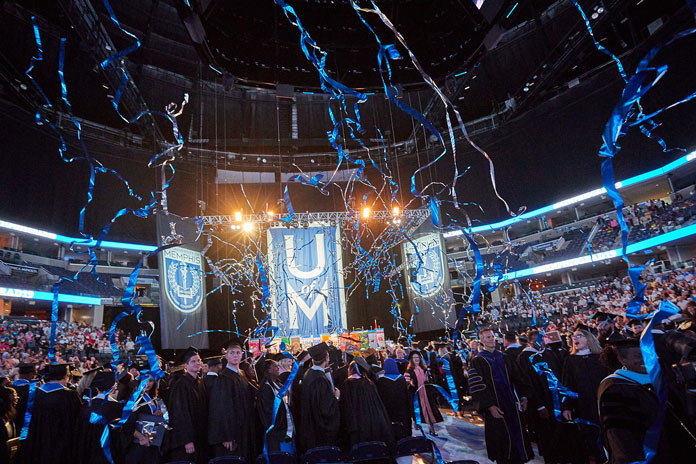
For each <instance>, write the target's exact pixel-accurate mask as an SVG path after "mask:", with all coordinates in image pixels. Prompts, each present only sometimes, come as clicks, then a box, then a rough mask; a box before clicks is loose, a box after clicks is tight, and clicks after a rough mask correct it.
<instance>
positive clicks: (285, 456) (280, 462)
mask: <svg viewBox="0 0 696 464" xmlns="http://www.w3.org/2000/svg"><path fill="white" fill-rule="evenodd" d="M296 462H297V457H296V456H294V455H292V454H290V453H285V452H283V451H271V452H270V453H268V459H266V456H264V455H263V454H260V455H259V457H258V458H256V463H257V464H266V463H268V464H295V463H296Z"/></svg>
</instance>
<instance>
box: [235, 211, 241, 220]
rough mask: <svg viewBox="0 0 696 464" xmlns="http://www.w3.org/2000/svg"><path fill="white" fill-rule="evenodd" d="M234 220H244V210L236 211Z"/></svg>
mask: <svg viewBox="0 0 696 464" xmlns="http://www.w3.org/2000/svg"><path fill="white" fill-rule="evenodd" d="M234 220H235V221H237V222H242V212H241V211H235V212H234Z"/></svg>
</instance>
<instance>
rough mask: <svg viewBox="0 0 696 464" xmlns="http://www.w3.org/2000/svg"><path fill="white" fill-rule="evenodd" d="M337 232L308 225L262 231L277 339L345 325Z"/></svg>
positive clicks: (338, 235)
mask: <svg viewBox="0 0 696 464" xmlns="http://www.w3.org/2000/svg"><path fill="white" fill-rule="evenodd" d="M340 240H341V238H340V231H339V229H338V227H336V226H333V227H332V226H329V225H325V224H322V223H312V224H311V226H310V227H308V228H306V229H304V228H302V229H294V228H286V227H273V228H271V229H269V230H268V267H269V269H270V272H269V280H270V297H271V317H272V319H273V321H274V325H276V326H277V327H278V328H279V330H280V332H281V334H282V335H283V336H294V335H300V336H303V337H308V336H312V335H319V334H323V333H327V332H331V331H333V330H338V329H340V328H345V327H346V301H345V289H344V285H343V260H342V255H341V253H342V249H341V241H340Z"/></svg>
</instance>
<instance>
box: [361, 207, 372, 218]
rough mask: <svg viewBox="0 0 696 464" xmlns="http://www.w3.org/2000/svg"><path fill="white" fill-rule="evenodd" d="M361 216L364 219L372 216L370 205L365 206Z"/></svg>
mask: <svg viewBox="0 0 696 464" xmlns="http://www.w3.org/2000/svg"><path fill="white" fill-rule="evenodd" d="M361 217H362V218H363V219H367V218H369V217H370V207H369V206H366V207H364V208H363V210H362V216H361Z"/></svg>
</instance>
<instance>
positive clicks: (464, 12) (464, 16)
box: [0, 0, 689, 170]
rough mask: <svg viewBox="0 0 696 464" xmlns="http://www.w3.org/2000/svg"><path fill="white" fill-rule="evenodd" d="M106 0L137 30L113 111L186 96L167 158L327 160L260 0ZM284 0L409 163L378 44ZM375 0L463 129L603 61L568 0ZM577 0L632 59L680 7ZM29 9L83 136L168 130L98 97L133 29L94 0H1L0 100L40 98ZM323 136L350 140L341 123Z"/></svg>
mask: <svg viewBox="0 0 696 464" xmlns="http://www.w3.org/2000/svg"><path fill="white" fill-rule="evenodd" d="M111 3H112V5H111V6H112V7H113V12H114V14H115V17H117V18H118V20H119V21H120V24H121V26H122V27H123V29H124V30H125V31H127V32H129V33H130V34H133V35H134V36H136V37H137V38H138V39H139V40H140V47H139V48H138V49H136V50H135V51H133V52H132V53H129V54H127V55H126V56H124V57H123V59H122V60H123V61H122V63H123V67H124V69H127V71H128V72H129V76H130V79H129V82H128V85H127V88H126V90H125V91H124V92H123V95H122V96H121V99H120V102H119V110H121V112H122V114H124V116H126V117H127V118H130V117H132V116H134V115H136V114H138V113H139V112H141V111H143V110H146V109H151V110H159V111H161V110H162V109H163V108H164V107H165V106H166V105H167V104H168V103H170V102H181V100H182V98H183V94H184V93H189V94H190V96H191V98H190V101H191V104H190V105H189V107H188V108H187V110H186V111H185V112H184V114H183V115H182V117H181V118H179V126H180V131H181V133H182V134H183V135H184V138H185V142H186V145H187V150H185V151H184V152H182V153H181V159H182V160H184V161H190V162H195V163H204V164H209V165H213V164H214V165H219V164H220V163H223V162H224V164H225V166H228V167H230V168H232V169H241V170H264V169H266V170H268V169H277V168H278V167H279V166H283V165H284V166H286V167H287V166H291V165H298V166H300V167H302V168H304V169H315V168H317V167H323V168H331V167H333V166H335V151H334V150H333V149H332V147H331V146H330V145H329V143H328V141H327V137H326V131H327V130H329V129H330V128H331V127H332V124H331V120H330V118H329V114H328V111H327V104H328V95H326V93H324V92H322V90H321V89H320V87H319V79H318V77H317V71H316V70H315V69H314V68H313V67H312V65H311V64H310V63H309V62H308V60H307V58H306V57H305V56H304V54H303V53H302V50H301V48H300V42H299V38H300V35H299V32H298V29H297V27H296V26H295V25H293V24H292V23H291V22H290V21H289V20H288V18H286V16H285V15H284V13H283V10H282V9H281V8H280V7H278V6H277V5H276V4H275V3H274V2H273V1H272V0H238V1H228V0H137V1H136V0H121V1H112V2H111ZM288 3H289V4H291V5H292V6H293V7H294V8H295V10H296V12H297V15H298V17H300V18H301V19H302V24H303V26H304V28H305V29H306V30H307V31H309V32H310V34H311V35H312V38H313V39H314V40H315V41H316V42H317V43H318V44H319V45H320V46H321V48H322V49H323V50H324V51H325V52H326V70H327V73H328V75H329V76H331V77H332V78H333V79H336V80H339V81H340V82H342V83H343V84H345V85H347V86H349V87H352V88H355V89H360V90H363V91H366V92H370V93H374V94H375V95H374V96H372V97H371V98H369V99H368V101H367V102H366V103H364V104H363V105H362V107H361V113H362V115H363V118H364V122H365V124H364V127H365V129H366V133H365V134H363V137H364V139H365V141H366V143H367V145H372V146H378V145H380V144H381V143H382V142H386V145H388V146H389V150H388V153H387V154H386V156H385V158H387V159H396V158H399V159H400V160H402V161H403V162H407V161H408V160H410V161H411V162H414V163H417V162H422V160H423V159H428V156H431V155H432V153H430V152H431V151H436V150H438V147H437V146H435V145H436V144H431V143H430V142H431V141H429V140H428V139H427V137H425V136H424V134H423V132H422V129H421V128H420V127H419V125H417V124H414V122H413V120H412V118H410V116H408V115H407V114H405V113H402V112H399V111H397V110H396V109H395V108H394V107H393V105H391V104H390V102H389V101H388V100H386V99H385V98H384V96H383V94H382V93H381V92H382V88H381V85H382V84H381V78H380V73H379V69H378V65H377V51H378V44H377V42H376V40H375V37H374V35H373V34H372V32H370V30H369V29H368V28H367V27H366V26H365V24H363V23H362V22H361V21H360V18H359V17H358V15H357V14H356V13H355V11H354V10H353V8H352V7H351V5H350V3H349V2H348V1H347V0H297V1H291V2H288ZM376 3H377V5H378V6H379V8H380V9H381V10H382V11H383V12H384V13H385V14H386V15H387V16H388V17H389V18H390V19H391V21H393V23H394V25H395V27H396V29H397V30H398V31H399V32H400V33H401V34H402V35H403V37H404V39H405V40H406V42H407V43H408V45H409V47H410V50H411V52H413V54H414V55H415V56H416V57H417V58H418V61H419V62H420V63H421V65H422V67H423V70H424V71H425V72H426V73H427V74H428V75H430V76H431V77H432V78H433V79H434V81H435V82H436V83H437V84H438V85H439V86H440V87H441V88H442V89H443V90H444V92H445V94H446V95H447V96H448V98H450V100H451V101H453V102H454V103H455V104H456V105H457V107H458V108H459V110H460V111H461V113H462V116H463V117H464V119H465V121H474V122H473V123H472V125H471V127H468V129H469V130H470V132H472V133H473V134H474V135H476V134H478V133H483V132H486V131H488V130H490V129H491V128H494V127H500V126H501V124H504V123H505V122H506V121H510V120H514V119H517V118H519V117H520V116H521V115H523V114H524V113H525V112H527V111H529V110H530V109H533V108H535V107H536V106H538V105H539V104H541V103H543V102H545V101H548V100H550V99H552V98H555V97H557V96H558V95H559V94H562V93H564V92H566V91H567V90H569V89H571V88H573V87H574V86H576V85H578V84H581V83H582V82H583V81H584V80H586V79H588V78H589V77H591V76H592V75H593V74H596V73H597V72H600V71H601V70H602V69H605V68H606V67H607V66H610V65H611V60H610V59H609V58H608V57H607V56H606V55H603V54H602V53H600V52H598V51H597V49H596V47H595V44H594V43H593V41H592V39H591V37H590V36H589V34H588V33H587V28H586V25H585V23H584V21H583V20H582V18H581V17H580V15H579V14H578V11H577V9H576V8H575V7H574V5H573V3H572V2H571V1H570V0H559V1H552V0H527V1H521V2H516V1H512V0H486V1H484V2H482V6H481V8H479V7H477V4H476V2H474V1H471V0H441V1H437V2H433V1H432V0H380V1H377V2H376ZM478 3H481V2H478ZM358 4H360V5H369V3H367V2H358ZM580 4H581V5H582V7H583V9H584V10H585V11H586V12H587V14H588V16H589V17H590V22H591V23H592V26H593V29H594V32H595V36H596V37H597V39H598V40H599V41H601V43H602V44H603V45H604V46H606V47H607V48H608V49H611V50H613V51H614V52H615V53H617V55H620V56H621V57H622V59H623V60H626V61H627V62H631V60H635V58H634V54H635V55H639V53H636V52H640V51H641V50H642V49H643V48H644V47H645V43H646V41H648V40H649V39H650V38H654V37H653V36H655V37H657V36H660V35H663V36H668V34H670V33H671V32H673V31H675V30H678V29H679V28H680V27H682V26H683V25H684V24H685V22H686V21H688V19H689V15H688V12H687V9H686V6H685V3H684V2H683V1H682V0H642V1H631V0H601V1H595V0H589V1H588V0H583V1H580ZM32 16H35V17H36V22H37V25H38V26H39V28H40V30H41V32H42V35H43V46H44V49H45V57H46V58H45V60H44V62H42V63H41V64H40V66H37V67H36V69H35V70H34V71H33V75H34V76H35V77H36V79H37V82H39V83H41V84H42V86H43V88H44V90H45V91H46V92H47V94H48V96H49V98H51V100H52V101H59V100H60V98H61V95H60V87H59V85H58V81H57V79H56V67H57V59H56V58H57V55H58V46H59V45H58V44H59V40H60V38H61V37H65V38H66V39H67V51H66V64H65V70H66V78H67V80H68V88H69V97H70V102H71V104H72V106H73V110H74V113H75V114H76V116H78V117H80V118H83V119H84V120H85V121H86V122H88V123H89V124H91V127H92V131H93V134H94V138H95V143H96V142H104V143H110V142H113V139H118V140H119V143H121V144H126V145H128V146H130V147H133V148H135V149H137V148H139V147H142V148H143V149H145V150H151V147H152V146H153V145H154V146H156V145H157V144H158V143H160V144H161V143H162V141H164V140H170V141H171V127H170V126H169V124H168V122H167V121H164V120H161V119H157V118H142V119H141V120H140V121H139V122H138V123H137V124H134V125H127V124H124V121H122V120H121V119H120V118H119V117H118V116H117V114H116V112H115V111H114V109H113V107H112V105H111V101H112V100H113V99H114V94H115V93H116V89H117V88H118V87H119V85H120V82H121V80H122V73H121V71H120V70H118V69H116V68H114V69H101V68H100V67H99V65H98V63H99V62H101V61H102V60H104V59H105V58H106V57H108V56H110V55H112V54H113V53H115V50H125V49H127V48H128V47H130V46H132V45H133V43H134V40H133V38H132V37H131V36H129V35H127V34H125V33H124V31H122V30H119V28H118V27H116V25H115V24H114V23H113V22H112V21H111V18H110V15H109V12H108V11H107V9H106V8H105V6H104V4H103V2H102V1H100V0H59V1H56V2H44V1H40V0H35V1H5V2H3V4H2V26H3V28H4V30H5V31H6V33H5V34H3V38H2V39H0V40H1V41H2V48H1V49H0V50H1V55H2V57H1V58H2V60H1V62H0V74H1V75H2V76H1V77H2V81H0V82H2V89H3V94H2V98H3V99H4V100H7V101H9V102H11V103H12V104H14V105H16V106H17V107H18V108H22V109H24V110H26V111H28V112H33V111H35V109H36V108H37V107H38V106H39V105H40V104H41V96H40V95H39V94H38V93H37V92H35V91H33V88H32V86H31V85H30V84H31V83H30V82H28V81H27V77H26V75H25V73H24V71H25V70H26V69H27V67H28V64H29V62H30V59H31V57H32V56H34V55H35V52H36V44H35V41H34V37H33V34H32V29H31V17H32ZM363 18H364V19H365V21H366V22H367V23H368V24H369V26H370V27H371V28H372V29H373V30H374V32H375V33H376V34H377V35H378V36H379V37H380V38H381V40H382V42H383V43H384V44H390V43H394V44H396V46H397V49H399V52H400V54H401V56H402V57H404V59H401V60H396V61H392V73H393V75H392V81H393V82H394V83H398V84H399V85H400V90H401V98H402V100H403V101H404V102H406V103H408V104H410V105H411V106H413V107H414V108H416V109H417V110H418V111H420V112H422V113H424V114H425V115H426V116H427V117H428V118H429V120H431V121H432V122H433V123H434V124H435V126H436V127H438V128H439V129H444V126H445V124H444V121H445V115H444V109H443V108H442V107H440V105H438V104H437V102H438V100H437V99H436V98H435V96H434V94H433V92H432V91H431V89H430V88H429V87H428V86H427V85H426V83H425V81H424V80H423V77H422V76H421V74H420V73H419V72H418V70H417V69H415V67H414V66H413V64H412V63H411V60H410V59H408V56H409V55H408V50H406V49H405V48H404V47H403V46H401V44H399V43H398V41H397V40H396V39H395V37H394V35H393V33H391V31H389V30H388V29H387V27H386V26H384V24H383V23H382V22H381V21H380V20H379V18H378V17H377V16H376V15H372V14H367V13H363ZM112 47H113V48H114V49H115V50H111V48H112ZM62 110H63V111H64V110H65V108H62ZM378 129H379V130H378ZM66 130H70V129H69V127H66ZM119 134H120V135H119ZM123 134H125V136H124V135H123ZM124 137H125V138H126V141H125V142H123V138H124ZM382 137H384V139H382ZM100 138H101V140H97V139H100ZM419 140H422V141H423V143H421V144H420V146H419V142H418V141H419ZM339 142H344V143H345V146H346V147H347V148H353V149H359V146H358V145H357V144H356V143H352V142H351V141H350V140H349V138H348V137H345V140H344V137H343V134H341V135H340V136H339ZM107 149H108V148H107V147H106V146H105V147H104V150H107ZM248 155H252V156H248ZM255 155H258V156H255ZM262 159H267V161H268V162H266V163H262V162H261V161H260V160H262Z"/></svg>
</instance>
